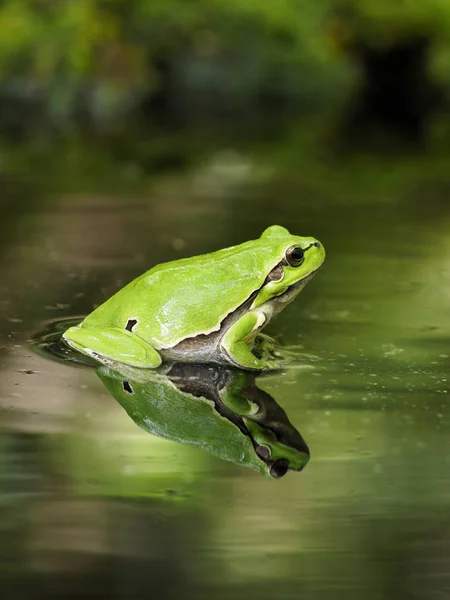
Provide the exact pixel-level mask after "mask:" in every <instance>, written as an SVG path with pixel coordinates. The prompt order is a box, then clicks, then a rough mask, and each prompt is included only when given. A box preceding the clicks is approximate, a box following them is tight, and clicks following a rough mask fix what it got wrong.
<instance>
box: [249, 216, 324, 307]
mask: <svg viewBox="0 0 450 600" xmlns="http://www.w3.org/2000/svg"><path fill="white" fill-rule="evenodd" d="M260 240H261V242H262V246H263V248H264V247H266V248H267V247H268V246H270V250H271V252H270V254H271V255H272V256H275V261H277V262H276V264H275V265H274V264H273V262H275V261H272V264H271V265H270V270H269V272H268V273H267V277H266V280H265V282H264V284H263V286H262V287H261V289H260V290H259V293H258V295H257V296H256V298H255V300H254V302H253V304H252V308H256V307H258V306H261V305H263V304H264V303H266V302H267V301H269V300H272V299H276V304H277V305H278V308H277V311H279V310H281V308H282V307H283V306H285V305H286V304H287V303H289V302H290V301H291V300H293V299H294V298H295V296H296V295H297V294H298V293H299V292H300V291H301V290H302V289H303V288H304V287H305V285H306V284H307V283H308V281H309V280H310V279H311V278H312V277H313V276H314V275H315V273H316V271H317V270H318V269H319V268H320V267H321V266H322V263H323V261H324V260H325V249H324V247H323V246H322V244H321V243H320V242H319V241H317V240H316V239H315V238H313V237H300V236H297V235H291V234H290V233H289V231H288V230H287V229H285V228H284V227H280V226H278V225H272V226H271V227H269V228H268V229H266V230H265V231H264V233H263V234H262V236H261V238H260Z"/></svg>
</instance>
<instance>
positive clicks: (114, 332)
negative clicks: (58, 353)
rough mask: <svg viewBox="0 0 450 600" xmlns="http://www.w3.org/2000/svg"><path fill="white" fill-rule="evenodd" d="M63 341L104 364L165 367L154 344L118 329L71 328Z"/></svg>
mask: <svg viewBox="0 0 450 600" xmlns="http://www.w3.org/2000/svg"><path fill="white" fill-rule="evenodd" d="M63 339H64V341H65V342H66V344H68V345H69V346H70V347H71V348H74V349H75V350H78V352H82V353H83V354H86V355H87V356H91V357H92V358H96V359H97V360H100V361H102V358H103V359H109V360H112V361H116V362H120V363H123V364H125V365H130V366H132V367H140V368H142V369H152V368H155V367H158V366H159V365H160V364H161V356H160V355H159V354H158V352H157V351H156V350H155V349H154V348H152V346H150V344H147V342H145V341H144V340H143V339H141V338H140V337H138V336H137V335H135V334H134V333H132V332H130V331H127V330H123V329H119V328H116V327H106V328H100V327H98V328H97V327H80V326H77V327H70V328H69V329H68V330H67V331H66V332H65V333H64V334H63Z"/></svg>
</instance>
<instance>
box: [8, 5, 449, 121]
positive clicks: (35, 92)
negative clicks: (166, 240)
mask: <svg viewBox="0 0 450 600" xmlns="http://www.w3.org/2000/svg"><path fill="white" fill-rule="evenodd" d="M0 29H1V31H2V36H1V39H0V92H1V96H2V97H6V98H7V99H9V100H11V99H12V100H14V99H16V98H20V99H21V100H23V101H26V103H27V106H28V107H30V106H31V107H32V108H33V107H35V108H38V109H39V110H41V111H43V112H44V114H45V115H46V116H47V117H49V119H50V121H51V122H52V123H53V124H54V125H55V126H56V127H57V128H59V129H63V130H67V129H69V131H70V125H71V124H72V123H73V121H74V120H76V122H77V123H78V122H79V121H80V120H81V121H82V120H83V119H85V120H86V119H87V120H88V122H89V123H92V122H93V123H94V124H95V125H96V126H97V127H99V128H100V129H101V128H102V127H108V128H111V126H113V125H114V126H118V125H120V120H121V118H123V117H127V116H128V115H130V114H133V111H135V110H136V109H137V108H139V107H141V106H142V103H144V102H145V101H146V100H148V98H152V97H155V96H156V95H157V94H158V93H164V94H167V93H169V92H170V93H171V95H172V98H171V99H172V101H174V102H175V104H176V102H177V101H178V102H179V100H178V96H179V94H183V93H184V92H186V90H189V91H190V92H191V93H192V92H194V96H195V94H197V96H198V95H199V94H200V95H202V93H203V94H206V96H207V98H208V102H207V106H210V105H214V104H215V102H217V101H218V98H220V97H222V99H223V98H225V100H224V101H223V102H224V105H225V106H227V107H230V106H231V108H233V106H234V105H235V104H236V103H239V105H240V106H241V105H242V104H246V103H251V104H254V103H255V102H257V101H258V99H259V100H260V99H261V97H262V98H263V99H264V100H265V101H271V100H273V99H276V100H279V99H280V98H281V99H284V100H286V99H291V100H293V101H295V103H296V105H297V106H300V107H305V106H306V107H307V108H308V109H309V110H310V111H311V110H313V109H316V108H320V107H322V108H323V107H326V106H329V105H330V104H331V103H332V101H333V100H335V99H338V98H339V97H341V96H342V95H345V94H346V93H348V91H349V90H350V89H351V87H352V81H354V78H355V71H354V67H353V66H352V64H351V62H352V61H351V60H349V57H348V55H347V53H346V49H347V47H348V45H349V44H351V43H352V40H354V39H355V38H359V39H364V40H365V41H366V42H368V43H369V44H374V45H378V46H381V47H382V46H386V45H389V44H392V43H393V42H395V40H396V39H399V38H402V37H405V36H406V37H408V36H412V35H419V34H420V35H423V36H427V37H429V38H431V39H432V40H434V41H435V42H436V44H435V47H434V50H433V54H432V56H431V63H432V65H431V66H432V69H433V73H434V75H435V76H437V77H440V78H441V79H442V80H443V81H445V80H446V81H447V82H449V83H450V79H449V75H448V73H449V72H450V71H449V70H448V69H447V68H446V67H447V66H448V62H449V61H450V51H449V40H450V4H449V3H448V2H447V1H446V0H425V1H422V2H420V3H417V2H414V1H413V0H404V1H403V2H401V3H400V2H396V3H392V2H389V1H388V0H383V1H379V0H368V1H366V2H358V1H356V0H314V1H306V0H303V1H300V0H279V1H278V2H273V1H272V0H258V1H256V0H248V1H247V2H245V3H241V2H238V1H237V0H227V2H223V1H219V0H202V1H198V0H197V1H193V0H165V1H162V0H154V1H152V2H148V0H97V1H96V0H77V1H76V2H74V1H73V0H7V1H5V2H3V3H2V5H1V7H0ZM168 71H169V72H170V73H169V75H168ZM167 77H169V79H170V82H169V83H170V86H169V87H170V89H169V90H168V89H167V86H168V81H167ZM182 99H183V102H186V103H187V104H189V98H188V97H186V96H185V95H183V96H182ZM233 103H234V104H233ZM202 108H204V107H203V106H202V107H201V108H200V110H201V109H202ZM24 118H25V119H26V118H28V115H25V116H24Z"/></svg>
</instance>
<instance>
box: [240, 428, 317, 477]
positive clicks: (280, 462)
mask: <svg viewBox="0 0 450 600" xmlns="http://www.w3.org/2000/svg"><path fill="white" fill-rule="evenodd" d="M244 422H245V424H246V426H247V428H248V431H249V433H250V435H251V437H252V440H253V445H254V448H255V452H256V455H257V456H258V457H259V458H260V459H261V460H262V461H263V463H265V465H266V473H267V475H269V476H270V477H272V478H274V479H279V478H280V477H283V476H284V475H285V474H286V473H287V472H288V471H302V470H303V469H304V468H305V466H306V465H307V464H308V462H309V449H308V446H307V445H306V442H305V441H304V439H303V438H302V436H301V435H300V434H299V432H298V431H297V430H296V429H295V428H294V427H293V426H292V425H291V424H290V423H289V422H288V424H286V423H281V422H274V421H271V422H270V423H256V422H255V421H252V420H250V419H244Z"/></svg>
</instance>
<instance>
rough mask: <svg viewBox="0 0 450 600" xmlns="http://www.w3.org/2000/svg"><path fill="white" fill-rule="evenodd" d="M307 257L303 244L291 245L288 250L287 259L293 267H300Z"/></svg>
mask: <svg viewBox="0 0 450 600" xmlns="http://www.w3.org/2000/svg"><path fill="white" fill-rule="evenodd" d="M304 259H305V253H304V251H303V248H302V247H301V246H291V247H290V248H288V249H287V250H286V260H287V261H288V263H289V264H290V265H291V267H299V266H300V265H301V264H302V262H303V261H304Z"/></svg>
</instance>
